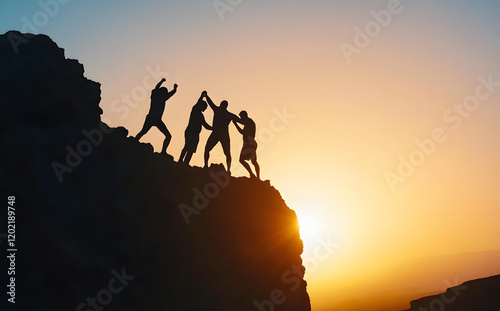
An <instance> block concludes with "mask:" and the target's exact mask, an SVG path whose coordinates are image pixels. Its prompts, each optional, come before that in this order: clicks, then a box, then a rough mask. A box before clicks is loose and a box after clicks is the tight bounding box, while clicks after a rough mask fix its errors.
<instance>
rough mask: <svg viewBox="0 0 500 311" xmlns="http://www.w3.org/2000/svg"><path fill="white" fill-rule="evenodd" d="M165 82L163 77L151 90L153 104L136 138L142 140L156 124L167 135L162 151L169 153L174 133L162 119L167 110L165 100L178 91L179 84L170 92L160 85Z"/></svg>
mask: <svg viewBox="0 0 500 311" xmlns="http://www.w3.org/2000/svg"><path fill="white" fill-rule="evenodd" d="M163 82H165V78H163V79H161V81H160V82H158V84H157V85H156V87H155V88H154V89H153V91H151V106H150V107H149V113H148V115H147V116H146V120H145V121H144V125H143V126H142V129H141V131H140V132H139V133H138V134H137V135H136V136H135V138H136V139H137V140H140V139H141V138H142V136H144V135H145V134H146V133H147V132H148V131H149V129H150V128H151V127H152V126H156V127H157V128H158V129H159V130H160V131H161V132H162V133H163V135H165V140H164V141H163V147H162V150H161V153H162V154H167V147H168V145H169V144H170V139H171V138H172V135H171V134H170V132H169V131H168V129H167V127H166V126H165V123H163V121H162V120H161V117H162V116H163V112H164V111H165V102H166V101H167V100H168V99H169V98H170V97H172V96H173V95H174V94H175V93H176V92H177V84H174V89H173V90H172V91H171V92H169V91H168V89H167V88H166V87H160V86H161V85H162V83H163Z"/></svg>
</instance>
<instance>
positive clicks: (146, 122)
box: [135, 117, 153, 140]
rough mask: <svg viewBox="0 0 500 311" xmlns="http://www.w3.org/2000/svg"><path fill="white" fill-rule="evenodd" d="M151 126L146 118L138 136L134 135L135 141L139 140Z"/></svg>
mask: <svg viewBox="0 0 500 311" xmlns="http://www.w3.org/2000/svg"><path fill="white" fill-rule="evenodd" d="M152 126H153V124H152V123H151V120H150V119H149V118H148V117H146V120H145V121H144V125H143V126H142V130H141V131H140V132H139V134H137V135H135V139H137V140H140V139H141V138H142V136H144V135H145V134H146V133H147V132H148V131H149V130H150V129H151V127H152Z"/></svg>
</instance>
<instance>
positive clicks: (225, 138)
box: [203, 91, 240, 175]
mask: <svg viewBox="0 0 500 311" xmlns="http://www.w3.org/2000/svg"><path fill="white" fill-rule="evenodd" d="M203 94H204V95H205V98H206V100H207V102H208V105H209V106H210V108H212V110H213V111H214V120H213V122H212V128H213V130H212V133H211V134H210V137H208V140H207V144H206V146H205V166H204V167H208V159H209V158H210V151H211V150H212V149H213V148H214V147H215V145H217V143H219V142H220V143H221V145H222V150H223V151H224V155H225V156H226V164H227V172H228V174H229V175H231V141H230V139H229V123H231V121H240V118H238V116H236V115H235V114H233V113H231V112H229V111H228V110H227V106H228V102H227V100H223V101H222V102H221V103H220V106H216V105H215V104H214V102H213V101H212V99H211V98H210V97H209V96H208V94H207V92H206V91H204V92H203Z"/></svg>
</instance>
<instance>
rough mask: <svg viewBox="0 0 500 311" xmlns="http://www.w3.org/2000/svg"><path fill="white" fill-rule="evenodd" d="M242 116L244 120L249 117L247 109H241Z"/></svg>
mask: <svg viewBox="0 0 500 311" xmlns="http://www.w3.org/2000/svg"><path fill="white" fill-rule="evenodd" d="M240 118H242V119H243V120H246V119H248V113H247V112H246V111H245V110H243V111H241V112H240Z"/></svg>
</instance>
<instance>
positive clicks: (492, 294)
mask: <svg viewBox="0 0 500 311" xmlns="http://www.w3.org/2000/svg"><path fill="white" fill-rule="evenodd" d="M426 310H446V311H496V310H500V275H497V276H492V277H489V278H484V279H478V280H473V281H468V282H465V283H463V284H461V285H458V286H455V287H451V288H448V289H447V290H446V292H445V293H442V294H439V295H434V296H428V297H423V298H420V299H417V300H414V301H412V302H411V308H410V309H409V310H407V311H426Z"/></svg>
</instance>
